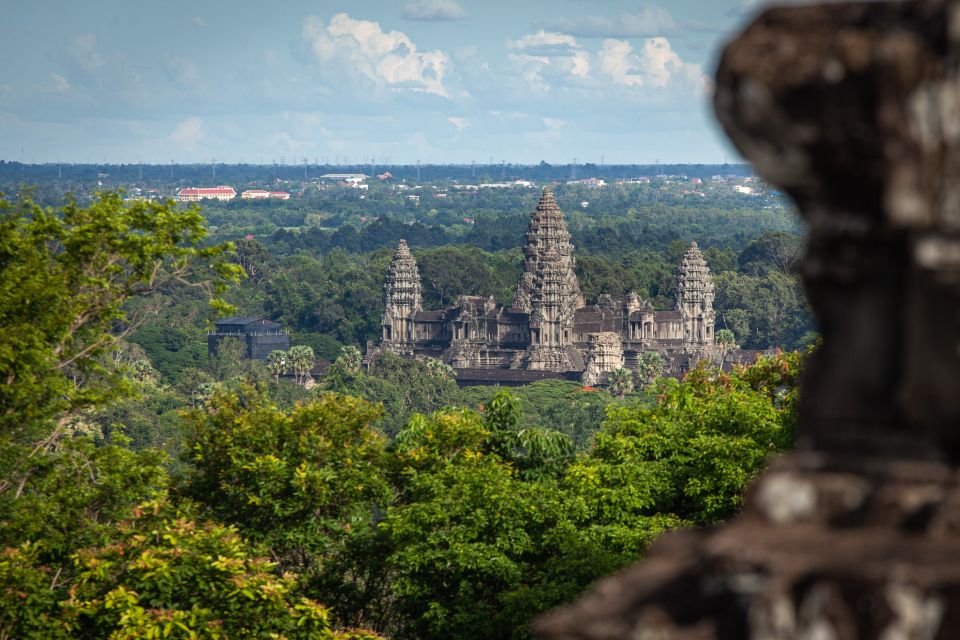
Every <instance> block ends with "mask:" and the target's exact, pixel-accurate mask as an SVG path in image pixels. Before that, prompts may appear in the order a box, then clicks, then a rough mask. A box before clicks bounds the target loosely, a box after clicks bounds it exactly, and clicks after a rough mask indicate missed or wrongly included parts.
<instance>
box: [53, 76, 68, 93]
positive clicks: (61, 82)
mask: <svg viewBox="0 0 960 640" xmlns="http://www.w3.org/2000/svg"><path fill="white" fill-rule="evenodd" d="M50 82H51V88H52V89H53V92H54V93H67V92H69V91H70V90H71V89H73V87H71V86H70V83H69V82H67V79H66V78H64V77H63V76H62V75H60V74H59V73H51V74H50Z"/></svg>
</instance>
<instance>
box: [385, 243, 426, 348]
mask: <svg viewBox="0 0 960 640" xmlns="http://www.w3.org/2000/svg"><path fill="white" fill-rule="evenodd" d="M383 288H384V292H385V293H384V302H385V307H386V308H385V309H384V312H383V322H382V328H383V333H382V335H381V338H382V339H383V343H384V345H385V346H386V345H389V346H394V347H400V346H403V345H408V344H411V343H412V342H413V341H414V339H415V336H414V335H413V318H414V316H415V315H416V313H417V312H418V311H420V310H421V309H422V308H423V297H422V291H421V285H420V271H419V270H418V269H417V261H416V260H414V258H413V254H411V253H410V248H409V247H407V241H406V240H401V241H400V243H399V244H398V245H397V251H396V253H394V254H393V260H391V261H390V267H389V268H388V269H387V278H386V281H385V282H384V284H383Z"/></svg>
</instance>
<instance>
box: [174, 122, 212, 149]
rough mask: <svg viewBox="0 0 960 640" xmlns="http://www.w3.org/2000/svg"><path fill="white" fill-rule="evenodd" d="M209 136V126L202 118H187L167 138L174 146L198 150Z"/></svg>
mask: <svg viewBox="0 0 960 640" xmlns="http://www.w3.org/2000/svg"><path fill="white" fill-rule="evenodd" d="M206 136H207V126H206V124H205V123H204V122H203V119H202V118H197V117H193V118H187V119H186V120H184V121H182V122H180V123H179V124H178V125H177V126H176V127H175V128H174V129H173V131H172V132H171V133H170V135H169V136H167V138H168V140H169V141H170V142H172V143H173V144H174V145H176V146H178V147H181V148H184V149H196V148H197V147H199V146H200V143H202V142H203V140H204V138H206Z"/></svg>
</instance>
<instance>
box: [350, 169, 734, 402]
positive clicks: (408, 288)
mask: <svg viewBox="0 0 960 640" xmlns="http://www.w3.org/2000/svg"><path fill="white" fill-rule="evenodd" d="M523 253H524V264H523V274H522V276H521V278H520V282H519V283H518V285H517V290H516V294H515V295H514V297H513V304H512V305H511V306H504V305H502V304H498V303H497V301H496V300H494V298H493V297H492V296H491V297H484V296H461V297H460V298H459V299H458V300H457V302H456V304H455V305H454V306H452V307H449V308H447V309H442V310H438V311H426V310H424V309H423V298H422V290H421V282H420V274H419V271H418V270H417V263H416V260H415V259H414V257H413V255H412V254H411V253H410V249H409V248H408V247H407V243H406V242H405V241H403V240H401V241H400V244H399V246H398V247H397V251H396V254H395V255H394V257H393V260H392V262H391V263H390V268H389V270H388V272H387V277H386V282H385V284H384V288H385V290H386V295H385V306H386V308H385V311H384V314H383V332H382V336H381V342H380V344H379V346H378V347H376V348H374V349H371V350H369V351H368V355H373V354H375V353H376V352H377V350H387V351H392V352H394V353H399V354H403V355H408V356H415V355H425V356H430V357H434V358H438V359H440V360H442V361H443V362H445V363H447V364H449V365H451V366H452V367H453V368H454V369H456V370H457V374H458V379H459V380H460V381H461V383H464V382H465V383H467V384H469V383H470V382H477V383H484V382H486V383H489V382H497V383H504V384H509V383H514V384H516V383H522V382H530V381H533V380H537V379H542V378H547V377H566V378H570V379H582V380H583V382H584V383H585V384H597V383H602V382H603V381H604V379H605V377H606V375H607V374H608V373H609V372H611V371H613V370H614V369H617V368H620V367H626V368H628V369H631V370H634V371H635V370H636V369H637V366H638V364H639V362H640V356H641V354H643V353H644V352H648V351H655V352H657V353H659V354H660V355H661V356H662V357H663V359H664V362H665V365H666V367H665V369H666V371H667V372H670V373H680V372H682V371H684V370H686V369H687V368H689V367H690V366H691V365H692V364H695V363H696V362H697V361H699V360H716V359H717V358H718V357H720V356H722V351H721V350H720V349H719V347H717V346H716V345H714V313H713V282H712V280H711V277H710V269H709V267H708V266H707V263H706V262H705V261H704V259H703V255H702V254H701V253H700V251H699V249H697V243H696V242H694V243H692V244H691V246H690V249H689V250H688V251H687V252H686V254H685V255H684V257H683V260H682V261H681V263H680V265H679V269H678V271H677V287H676V303H675V305H674V308H673V309H671V310H664V311H657V310H654V308H653V306H652V305H651V304H650V303H649V302H648V301H645V300H643V299H642V298H641V297H640V296H639V295H637V294H636V293H630V294H628V295H625V296H620V297H615V296H611V295H601V296H600V298H599V300H598V301H597V303H596V304H593V305H587V304H586V303H585V301H584V298H583V294H582V293H581V292H580V286H579V284H578V283H577V277H576V275H575V273H574V266H575V264H576V260H575V258H574V257H573V244H571V242H570V233H569V232H568V231H567V225H566V223H565V222H564V220H563V213H562V212H561V211H560V208H559V207H558V206H557V203H556V201H555V200H554V197H553V193H552V192H551V190H550V188H549V187H548V188H545V189H544V190H543V194H542V196H541V197H540V202H539V204H538V205H537V208H536V210H535V211H534V212H533V214H532V215H531V217H530V225H529V227H528V229H527V234H526V246H525V247H524V250H523ZM507 372H510V373H507Z"/></svg>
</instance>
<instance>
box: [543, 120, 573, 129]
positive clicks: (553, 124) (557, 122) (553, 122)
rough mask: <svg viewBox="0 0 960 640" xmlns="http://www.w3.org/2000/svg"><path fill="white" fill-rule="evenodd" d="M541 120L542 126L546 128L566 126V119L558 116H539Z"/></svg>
mask: <svg viewBox="0 0 960 640" xmlns="http://www.w3.org/2000/svg"><path fill="white" fill-rule="evenodd" d="M541 120H542V121H543V126H545V127H546V128H547V129H561V128H563V127H564V126H566V124H567V121H566V120H560V119H559V118H541Z"/></svg>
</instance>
